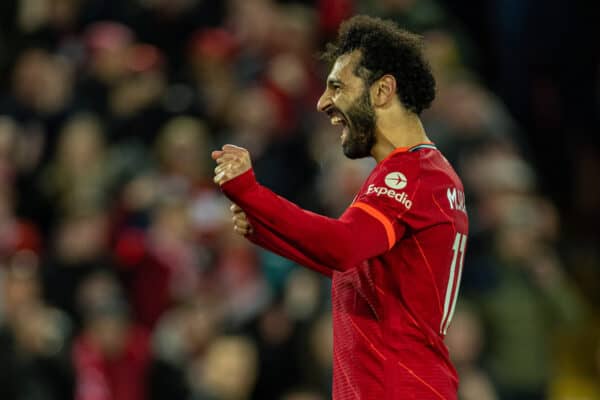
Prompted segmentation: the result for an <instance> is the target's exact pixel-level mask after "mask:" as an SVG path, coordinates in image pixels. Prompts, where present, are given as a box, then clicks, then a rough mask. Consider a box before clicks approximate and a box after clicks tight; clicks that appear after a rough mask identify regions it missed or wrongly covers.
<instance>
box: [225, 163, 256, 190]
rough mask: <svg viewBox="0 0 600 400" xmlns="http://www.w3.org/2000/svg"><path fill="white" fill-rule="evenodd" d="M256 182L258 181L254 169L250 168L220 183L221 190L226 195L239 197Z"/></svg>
mask: <svg viewBox="0 0 600 400" xmlns="http://www.w3.org/2000/svg"><path fill="white" fill-rule="evenodd" d="M257 184H258V182H257V181H256V176H255V175H254V170H253V169H252V168H250V169H249V170H248V171H246V172H244V173H243V174H241V175H239V176H236V177H235V178H233V179H231V180H229V181H227V182H225V183H224V184H223V185H221V190H222V191H223V193H225V194H226V195H227V196H228V197H240V196H242V195H243V194H244V193H245V192H246V191H248V190H250V189H251V188H253V187H254V186H256V185H257Z"/></svg>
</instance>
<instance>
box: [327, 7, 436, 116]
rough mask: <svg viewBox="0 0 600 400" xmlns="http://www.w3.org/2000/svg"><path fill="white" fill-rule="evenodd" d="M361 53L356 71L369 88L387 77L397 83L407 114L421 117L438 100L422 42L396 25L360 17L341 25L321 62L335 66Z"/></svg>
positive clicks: (417, 36)
mask: <svg viewBox="0 0 600 400" xmlns="http://www.w3.org/2000/svg"><path fill="white" fill-rule="evenodd" d="M355 50H360V52H361V54H362V57H361V60H360V63H359V64H358V66H357V70H356V71H355V73H356V75H358V76H360V77H361V78H363V79H364V80H365V81H366V83H367V84H368V85H369V86H370V85H371V84H373V82H375V81H376V80H377V79H379V78H381V77H382V76H383V75H385V74H390V75H392V76H393V77H394V78H395V79H396V85H397V89H396V90H397V93H398V98H399V99H400V101H401V102H402V104H403V105H404V107H406V108H407V109H408V110H410V111H412V112H414V113H416V114H420V113H421V111H423V110H424V109H426V108H428V107H429V106H430V105H431V102H432V101H433V99H434V98H435V79H434V78H433V74H432V72H431V67H430V66H429V64H428V63H427V61H426V60H425V58H424V57H423V53H422V38H421V36H419V35H416V34H414V33H411V32H408V31H406V30H404V29H401V28H399V27H398V26H397V25H396V24H395V23H394V22H392V21H388V20H383V19H381V18H374V17H369V16H366V15H357V16H355V17H352V18H350V19H348V20H346V21H344V22H343V23H342V25H341V26H340V29H339V32H338V37H337V39H336V40H335V42H333V43H328V44H327V47H326V50H325V52H324V53H323V54H322V55H321V58H322V59H324V60H326V61H328V62H330V63H334V62H335V60H336V59H337V58H338V57H340V56H342V55H344V54H347V53H351V52H353V51H355Z"/></svg>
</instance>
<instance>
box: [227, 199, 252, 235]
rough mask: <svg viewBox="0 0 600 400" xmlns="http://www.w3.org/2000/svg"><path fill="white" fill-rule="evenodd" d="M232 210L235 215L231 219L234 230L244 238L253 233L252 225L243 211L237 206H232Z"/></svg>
mask: <svg viewBox="0 0 600 400" xmlns="http://www.w3.org/2000/svg"><path fill="white" fill-rule="evenodd" d="M230 209H231V211H232V212H233V213H234V214H233V217H231V219H232V221H233V230H234V231H235V232H236V233H239V234H240V235H243V236H246V235H249V234H250V233H252V225H250V222H248V218H247V217H246V214H245V213H244V212H243V211H242V209H241V208H240V207H238V206H237V205H235V204H232V205H231V207H230Z"/></svg>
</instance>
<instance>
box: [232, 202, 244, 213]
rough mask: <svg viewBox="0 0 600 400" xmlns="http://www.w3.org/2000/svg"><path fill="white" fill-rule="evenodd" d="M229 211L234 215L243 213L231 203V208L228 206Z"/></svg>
mask: <svg viewBox="0 0 600 400" xmlns="http://www.w3.org/2000/svg"><path fill="white" fill-rule="evenodd" d="M229 210H230V211H231V212H232V213H234V214H237V213H243V212H244V211H242V208H241V207H240V206H238V205H237V204H235V203H232V204H231V206H229Z"/></svg>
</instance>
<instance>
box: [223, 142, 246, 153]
mask: <svg viewBox="0 0 600 400" xmlns="http://www.w3.org/2000/svg"><path fill="white" fill-rule="evenodd" d="M222 148H223V151H224V152H228V151H231V152H236V153H247V152H248V150H246V149H245V148H243V147H239V146H236V145H233V144H226V145H224V146H223V147H222Z"/></svg>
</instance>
